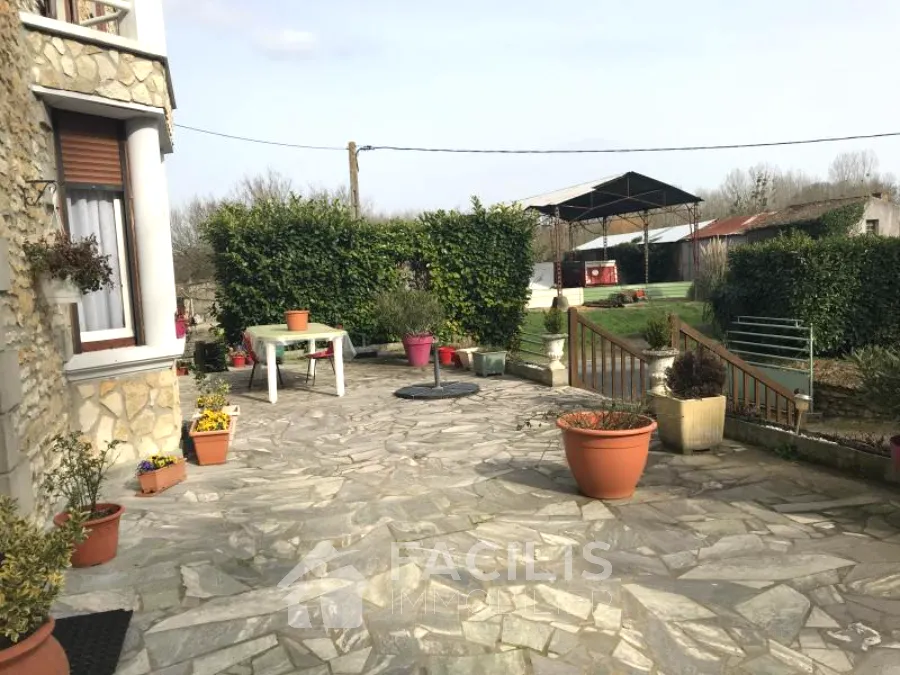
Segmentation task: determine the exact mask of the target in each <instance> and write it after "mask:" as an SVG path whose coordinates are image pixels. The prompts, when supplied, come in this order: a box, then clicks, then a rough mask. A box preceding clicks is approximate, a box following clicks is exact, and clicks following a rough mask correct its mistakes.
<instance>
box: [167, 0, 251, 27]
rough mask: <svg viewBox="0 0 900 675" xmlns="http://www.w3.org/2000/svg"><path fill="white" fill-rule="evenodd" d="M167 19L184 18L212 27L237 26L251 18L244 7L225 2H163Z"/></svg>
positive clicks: (170, 0)
mask: <svg viewBox="0 0 900 675" xmlns="http://www.w3.org/2000/svg"><path fill="white" fill-rule="evenodd" d="M163 4H164V5H165V12H166V16H167V17H172V18H178V17H184V18H187V19H190V20H192V21H198V22H200V23H205V24H209V25H213V26H237V25H241V24H246V22H247V21H248V20H250V19H251V18H252V15H251V14H250V12H249V11H248V10H247V9H246V7H245V6H244V5H240V4H234V3H232V2H226V1H225V0H163Z"/></svg>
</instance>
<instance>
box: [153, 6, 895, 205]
mask: <svg viewBox="0 0 900 675" xmlns="http://www.w3.org/2000/svg"><path fill="white" fill-rule="evenodd" d="M164 4H165V11H166V29H167V42H168V53H169V61H170V68H171V73H172V78H173V82H174V88H175V95H176V101H177V110H176V111H175V121H176V123H178V124H185V125H190V126H194V127H201V128H204V129H209V130H212V131H218V132H222V133H226V134H234V135H241V136H249V137H253V138H260V139H266V140H271V141H281V142H288V143H300V144H312V145H326V146H335V147H346V144H347V142H348V141H351V140H352V141H355V142H356V143H357V144H358V145H404V146H428V147H466V148H504V149H512V148H538V149H545V148H553V149H559V148H563V149H585V148H627V147H647V146H673V145H676V146H680V145H694V144H700V145H710V144H726V143H752V142H766V141H774V140H789V139H805V138H814V137H823V136H843V135H852V134H868V133H883V132H893V131H900V115H898V112H900V89H898V87H897V86H896V79H897V67H896V34H897V30H898V27H900V3H897V2H895V1H894V0H866V1H865V2H859V3H852V2H846V0H788V1H786V0H756V1H755V2H752V3H750V2H722V1H721V0H708V1H703V0H683V1H682V2H671V1H670V0H643V2H614V1H613V0H555V1H554V2H547V0H490V1H487V0H477V1H476V0H454V1H453V2H436V1H434V0H431V1H428V2H426V1H419V2H414V1H413V0H405V1H403V0H379V1H378V2H375V1H373V0H330V1H327V2H326V1H324V0H319V1H317V2H313V1H312V0H255V1H254V2H249V1H248V0H241V1H239V0H164ZM865 149H871V150H873V151H875V152H876V154H877V156H878V158H879V160H880V165H879V169H880V170H881V171H891V172H894V173H896V174H900V138H888V139H879V140H867V141H849V142H843V143H829V144H819V145H808V146H792V147H782V148H766V149H742V150H720V151H714V152H690V153H687V152H679V153H656V154H643V153H642V154H616V155H609V154H602V155H554V156H516V155H512V156H496V155H448V154H420V153H397V152H389V151H370V152H362V153H361V154H360V158H359V165H360V174H359V179H360V192H361V196H362V199H363V201H364V202H367V203H368V204H370V205H373V206H374V207H375V208H376V209H378V210H380V211H384V212H389V213H390V212H406V211H411V210H421V209H435V208H457V207H465V206H466V205H467V204H468V202H469V199H470V196H472V195H477V196H479V197H480V198H481V199H482V201H484V202H485V203H493V202H497V201H512V200H515V199H523V198H526V197H529V196H532V195H536V194H541V193H544V192H549V191H551V190H554V189H558V188H561V187H566V186H568V185H573V184H577V183H583V182H586V181H590V180H593V179H595V178H601V177H603V176H607V175H610V174H615V173H618V172H622V171H629V170H633V171H638V172H641V173H645V174H648V175H651V176H653V177H655V178H659V179H661V180H664V181H666V182H670V183H673V184H675V185H678V186H680V187H682V188H684V189H688V190H693V189H697V188H701V187H709V188H711V187H715V186H716V185H718V184H719V183H720V182H721V180H722V178H723V177H724V176H725V174H726V173H727V172H728V171H729V170H730V169H732V168H735V167H740V168H747V167H749V166H753V165H755V164H758V163H761V162H767V163H769V164H773V165H777V166H779V167H780V168H782V169H788V168H793V169H801V170H803V171H806V172H808V173H810V174H814V175H816V174H817V175H821V176H823V177H824V176H825V175H826V174H827V168H828V164H829V163H830V161H831V159H832V158H833V157H834V156H835V155H836V154H837V153H838V152H841V151H847V150H865ZM167 166H168V175H169V184H170V193H171V201H172V203H173V205H176V206H177V205H179V204H181V203H184V202H185V201H186V200H188V199H190V198H191V197H193V196H195V195H199V196H206V195H215V196H222V195H225V194H226V193H228V192H229V191H230V189H231V188H232V187H233V185H234V184H235V183H236V182H237V181H238V180H239V179H240V178H241V177H243V176H245V175H252V174H258V173H263V172H265V171H267V170H268V169H269V168H271V169H274V170H276V171H278V172H280V173H282V174H284V175H286V176H288V177H290V178H291V179H292V180H293V182H294V183H295V185H297V186H298V187H299V188H300V189H301V191H302V190H303V189H305V188H306V187H307V186H316V187H324V188H335V187H338V186H340V185H346V184H347V182H348V157H347V153H346V151H306V150H296V149H287V148H277V147H272V146H265V145H257V144H250V143H244V142H239V141H234V140H229V139H225V138H218V137H214V136H208V135H203V134H199V133H197V132H194V131H189V130H186V129H176V135H175V154H174V155H172V156H170V158H169V159H168V160H167Z"/></svg>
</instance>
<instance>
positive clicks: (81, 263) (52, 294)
mask: <svg viewBox="0 0 900 675" xmlns="http://www.w3.org/2000/svg"><path fill="white" fill-rule="evenodd" d="M23 248H24V251H25V257H26V258H27V259H28V262H29V263H30V265H31V269H32V271H33V272H34V273H35V275H36V276H37V277H38V279H39V281H40V284H41V289H42V292H43V293H44V296H45V297H46V298H47V299H48V300H53V301H56V302H60V303H72V302H77V301H78V298H79V296H80V295H82V294H86V293H93V292H94V291H99V290H100V289H101V288H104V287H109V286H112V283H113V270H112V267H111V266H110V264H109V256H108V255H101V254H100V249H99V247H98V244H97V238H96V237H94V235H91V236H90V237H87V238H85V239H79V240H78V241H72V240H71V239H70V238H69V237H68V236H67V235H65V234H63V233H58V234H57V235H56V237H55V238H54V239H53V240H50V239H47V238H42V239H40V240H38V241H36V242H27V243H26V244H25V245H24V247H23Z"/></svg>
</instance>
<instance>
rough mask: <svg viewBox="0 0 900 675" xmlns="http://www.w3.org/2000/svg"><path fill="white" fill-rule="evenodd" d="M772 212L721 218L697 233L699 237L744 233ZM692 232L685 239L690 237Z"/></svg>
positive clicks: (706, 237)
mask: <svg viewBox="0 0 900 675" xmlns="http://www.w3.org/2000/svg"><path fill="white" fill-rule="evenodd" d="M771 215H772V214H771V213H757V214H755V215H752V216H732V217H730V218H720V219H718V220H716V221H715V222H713V223H712V224H711V225H709V226H708V227H704V228H703V229H702V230H701V231H700V232H698V233H697V238H698V239H709V238H711V237H728V236H730V235H734V234H744V232H746V231H747V230H749V229H751V228H752V227H753V226H754V224H755V223H757V222H765V220H766V219H767V218H768V217H769V216H771ZM690 238H691V234H690V232H688V235H687V236H686V237H685V239H690Z"/></svg>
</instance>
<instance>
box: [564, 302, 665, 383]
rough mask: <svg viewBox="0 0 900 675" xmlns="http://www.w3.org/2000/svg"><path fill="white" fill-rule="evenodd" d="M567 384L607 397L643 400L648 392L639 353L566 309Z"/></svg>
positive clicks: (575, 311) (629, 345)
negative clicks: (567, 340)
mask: <svg viewBox="0 0 900 675" xmlns="http://www.w3.org/2000/svg"><path fill="white" fill-rule="evenodd" d="M568 351H569V384H570V385H571V386H573V387H580V388H581V389H588V390H590V391H596V392H598V393H600V394H603V395H605V396H609V397H610V398H620V399H624V400H626V401H642V400H643V399H644V397H645V395H646V393H647V377H646V366H645V362H644V358H643V357H642V356H641V352H640V350H639V349H638V348H636V347H635V346H634V345H632V344H629V343H628V342H627V341H626V340H623V339H622V338H620V337H619V336H617V335H613V334H612V333H610V332H609V331H607V330H605V329H603V328H601V327H600V326H598V325H597V324H595V323H593V322H591V321H588V320H587V319H586V318H584V317H583V316H582V315H581V314H579V313H578V310H577V309H575V308H574V307H572V308H570V309H569V350H568Z"/></svg>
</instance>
